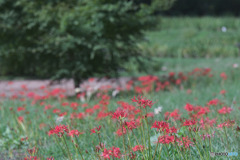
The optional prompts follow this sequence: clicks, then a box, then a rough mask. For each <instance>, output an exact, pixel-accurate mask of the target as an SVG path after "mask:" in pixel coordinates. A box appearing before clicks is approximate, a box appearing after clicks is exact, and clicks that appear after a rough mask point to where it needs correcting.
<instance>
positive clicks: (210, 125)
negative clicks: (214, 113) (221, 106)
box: [199, 117, 216, 129]
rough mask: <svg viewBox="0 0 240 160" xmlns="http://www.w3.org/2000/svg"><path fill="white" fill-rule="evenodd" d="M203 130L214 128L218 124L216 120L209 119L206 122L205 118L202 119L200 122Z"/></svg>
mask: <svg viewBox="0 0 240 160" xmlns="http://www.w3.org/2000/svg"><path fill="white" fill-rule="evenodd" d="M199 123H200V125H201V128H203V129H205V127H206V126H208V127H212V126H213V125H214V124H215V123H216V118H215V119H212V120H210V119H209V118H208V117H207V118H206V119H205V120H204V118H201V120H200V121H199Z"/></svg>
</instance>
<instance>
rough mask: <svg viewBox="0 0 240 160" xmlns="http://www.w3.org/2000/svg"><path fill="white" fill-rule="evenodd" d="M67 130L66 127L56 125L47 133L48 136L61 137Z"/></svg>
mask: <svg viewBox="0 0 240 160" xmlns="http://www.w3.org/2000/svg"><path fill="white" fill-rule="evenodd" d="M68 132H69V130H68V126H65V125H61V124H60V125H58V126H55V128H53V129H51V130H50V131H49V132H48V136H50V135H52V134H56V135H57V136H58V137H62V135H63V134H64V133H68Z"/></svg>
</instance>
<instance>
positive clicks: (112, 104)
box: [0, 58, 240, 160]
mask: <svg viewBox="0 0 240 160" xmlns="http://www.w3.org/2000/svg"><path fill="white" fill-rule="evenodd" d="M156 61H157V62H159V68H158V70H157V69H156V70H154V72H153V73H151V74H154V75H157V76H159V75H168V73H169V72H176V73H178V72H183V73H186V72H190V71H192V70H193V69H194V68H211V69H212V71H211V72H212V74H213V77H211V78H206V77H199V78H198V79H192V82H189V83H188V84H186V85H183V86H182V87H180V88H181V89H179V87H175V86H173V87H172V88H171V89H170V90H168V91H159V92H152V93H148V94H145V95H144V97H146V98H147V99H150V100H152V101H153V102H154V105H153V106H152V107H151V108H148V110H147V111H148V112H154V109H155V108H157V107H158V106H161V107H162V112H161V113H160V114H158V115H155V116H154V117H149V118H148V122H149V126H148V129H149V131H150V138H151V145H152V150H151V153H150V155H151V156H153V155H154V153H155V152H154V150H155V147H156V143H154V142H155V141H156V140H157V137H158V136H159V133H158V132H157V130H156V129H150V128H151V126H152V125H153V122H154V121H155V120H157V121H166V119H165V116H164V114H165V113H166V112H174V110H175V109H179V112H178V114H179V115H180V116H181V117H182V120H183V122H184V118H187V119H190V118H189V115H188V112H187V111H186V110H185V109H184V106H185V105H186V103H190V104H192V105H193V106H202V107H204V106H207V103H208V102H209V101H210V100H213V99H216V98H217V99H218V100H219V101H221V102H222V103H224V105H222V104H218V105H217V106H214V105H212V106H209V108H210V112H209V113H208V114H206V115H204V117H205V118H206V117H209V119H213V118H217V120H216V124H214V127H211V128H209V129H208V130H203V129H202V130H201V132H199V134H198V133H193V135H192V136H193V137H194V138H195V139H196V142H197V144H195V143H193V144H192V145H193V146H190V149H183V150H178V148H176V147H174V144H171V145H170V144H169V145H167V144H159V145H158V148H157V152H156V155H155V157H156V158H157V159H158V158H159V157H160V155H161V158H162V159H184V158H185V157H184V156H185V155H186V156H187V157H186V158H188V159H206V158H209V151H210V150H211V151H213V152H227V151H228V152H238V154H239V153H240V150H239V144H240V138H239V136H240V135H239V132H237V130H236V127H237V126H239V123H240V119H239V115H240V110H239V107H240V90H239V86H240V84H239V80H240V75H239V74H240V72H239V67H238V68H234V67H233V64H237V63H238V65H240V64H239V61H237V60H236V59H234V58H228V59H220V58H218V59H176V58H175V59H171V58H162V59H157V60H156ZM235 66H236V65H235ZM155 68H157V67H155ZM163 68H165V69H166V68H167V70H166V71H163V70H162V69H163ZM222 72H225V73H226V75H227V79H226V80H222V79H221V77H220V74H221V73H222ZM142 75H144V73H136V76H142ZM145 75H146V74H145ZM128 76H130V75H128ZM222 90H225V91H226V93H225V94H220V91H222ZM134 96H137V94H134V93H132V92H131V93H130V92H122V93H120V94H119V95H118V96H117V97H116V98H111V99H110V100H107V101H108V102H109V104H108V105H107V106H108V111H113V112H114V111H115V110H116V109H117V107H119V106H120V105H119V104H117V102H118V101H124V102H127V103H129V104H133V105H134V103H133V102H132V101H131V99H132V98H133V97H134ZM100 100H101V99H100V98H97V96H94V97H93V98H92V99H90V100H89V101H87V102H84V103H82V102H81V101H80V100H79V99H76V98H69V99H61V100H60V101H59V100H57V99H54V98H49V99H46V100H41V101H38V102H37V103H36V104H32V100H31V99H28V98H26V100H23V99H15V100H11V99H7V98H6V99H3V100H1V101H0V107H1V110H0V111H1V114H0V116H1V127H0V142H1V143H0V150H1V151H3V150H9V151H10V152H7V153H11V150H17V151H22V152H24V153H26V154H27V149H29V148H33V147H34V146H35V147H36V148H38V154H36V155H35V156H38V157H40V158H41V159H46V157H51V156H53V157H54V158H55V159H57V160H61V159H66V158H65V157H64V155H63V151H62V150H61V148H59V146H58V144H57V142H56V140H59V139H61V138H59V137H58V136H56V135H50V136H49V135H48V132H49V130H50V126H51V127H54V126H55V125H59V124H65V125H69V126H71V129H78V130H79V131H80V132H84V134H80V135H79V138H78V144H79V146H80V148H81V151H82V154H83V157H84V159H98V158H97V157H96V155H94V154H96V152H94V148H95V146H96V145H98V144H99V139H98V136H97V134H96V133H93V134H91V135H90V133H91V132H90V131H91V129H93V128H95V127H98V126H100V125H101V126H102V128H101V130H100V136H101V142H102V143H104V144H105V145H106V148H107V149H109V148H110V147H112V146H115V147H119V148H120V151H121V153H123V152H124V149H123V148H124V147H123V143H122V137H119V136H117V135H116V134H115V132H116V131H117V130H118V129H119V123H117V120H116V119H114V120H113V119H112V118H111V116H108V117H106V118H103V119H102V120H96V119H95V118H96V116H97V115H96V113H93V114H92V115H90V116H86V117H84V118H83V119H72V120H71V119H70V114H71V113H72V112H77V113H79V112H80V113H84V112H86V109H87V108H91V107H93V106H94V105H96V104H98V103H99V101H100ZM40 102H44V104H40ZM63 102H69V106H65V107H64V106H62V103H63ZM72 102H76V103H77V104H78V105H79V107H77V110H74V109H73V108H74V107H70V104H72ZM83 104H88V106H87V107H80V106H82V105H83ZM47 105H51V106H54V107H53V108H51V109H46V106H47ZM72 106H74V103H73V104H72ZM223 106H228V107H231V108H232V111H231V113H230V114H225V115H221V114H219V113H218V112H217V111H218V110H219V109H221V108H222V107H223ZM19 107H23V108H25V110H22V111H19V112H18V111H17V110H18V109H19ZM19 110H21V109H19ZM54 110H55V111H54ZM58 110H61V113H63V112H67V115H66V116H65V118H64V119H63V121H61V122H59V123H57V122H56V118H57V117H58V114H59V113H58ZM143 110H144V109H143ZM53 112H56V113H53ZM19 117H23V118H24V120H23V122H21V120H18V119H19ZM173 119H174V118H170V119H169V120H168V122H169V123H170V126H175V125H176V123H177V125H176V128H177V129H178V134H177V135H178V136H180V135H182V136H184V137H185V136H186V135H188V137H189V138H191V137H190V136H191V134H192V133H191V134H190V132H189V131H188V127H186V126H185V127H183V126H182V123H183V122H180V121H179V120H176V121H174V120H173ZM227 119H230V120H235V124H234V126H230V127H229V128H227V127H226V128H224V127H223V129H221V128H218V127H217V125H219V124H220V123H223V122H225V121H227ZM198 121H200V119H199V120H198ZM198 126H199V124H198ZM143 127H144V130H145V132H144V134H145V138H146V143H147V144H146V145H145V146H148V136H147V126H146V125H144V126H143ZM40 128H42V129H40ZM139 130H141V129H134V131H133V132H134V133H135V135H136V137H137V139H138V141H140V142H141V136H140V135H141V134H142V132H141V131H139ZM225 131H226V132H225ZM203 133H209V134H212V133H215V136H214V137H211V145H210V144H209V141H208V139H207V140H205V141H203V140H202V139H201V137H199V135H200V134H203ZM129 136H130V142H131V145H132V147H133V146H135V145H137V141H136V138H135V137H134V135H133V134H132V132H130V133H129ZM25 137H28V140H23V141H21V138H25ZM65 138H66V141H67V144H68V148H69V150H70V152H71V153H72V156H76V157H78V159H81V158H80V154H78V152H76V150H75V148H74V147H73V145H72V143H71V138H70V137H65ZM191 141H192V142H193V139H192V138H191ZM61 143H62V142H61ZM63 144H64V143H63ZM125 144H126V145H129V142H128V139H127V134H126V135H125ZM141 145H144V142H141ZM63 146H64V145H63ZM161 146H164V147H163V148H162V152H161V154H160V148H161ZM165 146H167V147H168V148H166V147H165ZM179 147H181V146H179ZM146 148H147V147H146ZM183 148H184V147H183ZM198 149H199V150H200V153H201V154H200V153H199V150H198ZM127 150H128V149H127ZM65 151H66V148H65ZM0 154H2V155H3V152H2V153H1V152H0ZM66 154H67V153H66ZM98 154H99V155H100V157H102V156H101V155H102V151H100V152H99V153H98ZM134 154H136V156H137V159H138V158H140V157H143V155H142V154H141V152H140V151H138V152H134ZM9 155H11V154H9ZM144 155H145V156H146V157H148V156H149V154H148V148H147V149H146V150H145V151H144ZM12 156H13V159H14V156H16V155H15V154H13V155H12ZM26 156H27V155H26ZM201 156H202V157H201ZM67 157H68V156H67ZM232 158H233V159H235V158H237V157H232ZM69 159H70V158H69ZM147 159H149V157H148V158H147ZM215 159H217V158H216V157H215ZM218 159H219V157H218Z"/></svg>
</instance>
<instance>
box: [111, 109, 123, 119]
mask: <svg viewBox="0 0 240 160" xmlns="http://www.w3.org/2000/svg"><path fill="white" fill-rule="evenodd" d="M123 117H127V113H126V112H125V111H124V110H122V109H120V108H118V109H117V110H116V111H115V112H114V113H112V119H120V118H123Z"/></svg>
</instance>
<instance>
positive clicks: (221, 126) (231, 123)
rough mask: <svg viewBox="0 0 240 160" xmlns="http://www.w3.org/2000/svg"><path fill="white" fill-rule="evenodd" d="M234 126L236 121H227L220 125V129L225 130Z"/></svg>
mask: <svg viewBox="0 0 240 160" xmlns="http://www.w3.org/2000/svg"><path fill="white" fill-rule="evenodd" d="M234 124H235V121H234V120H228V121H226V122H224V123H221V124H219V125H218V128H223V127H227V128H229V127H232V126H234Z"/></svg>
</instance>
